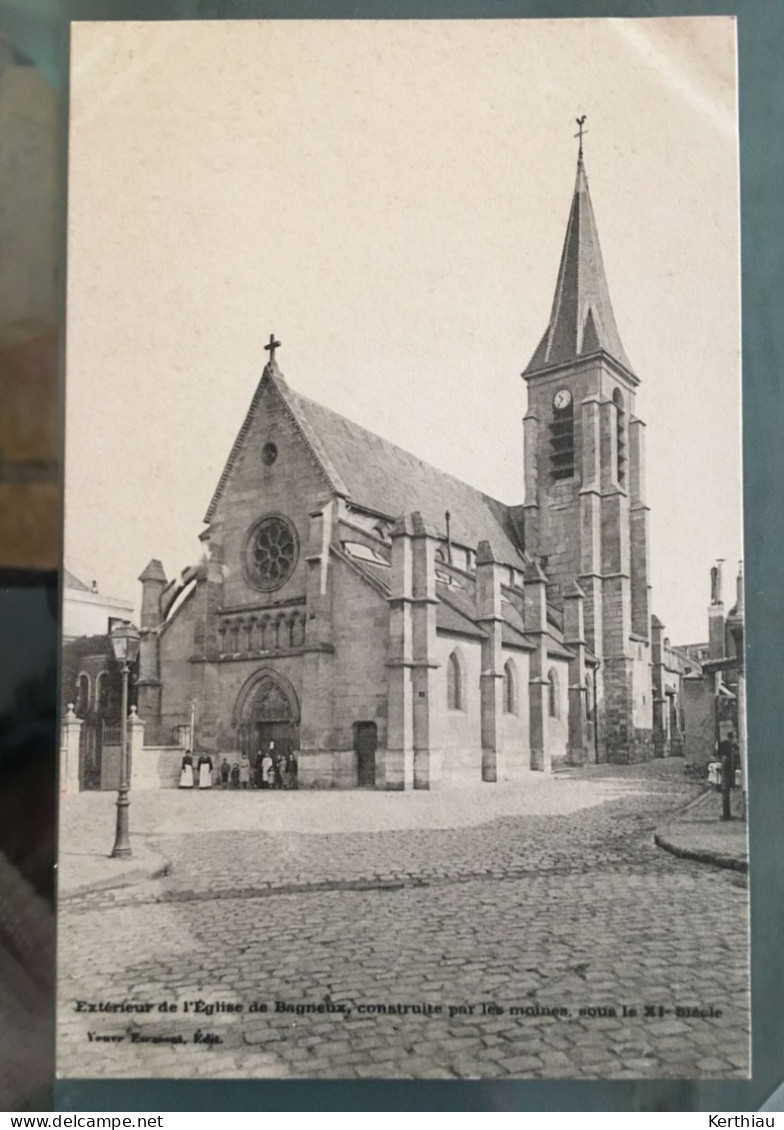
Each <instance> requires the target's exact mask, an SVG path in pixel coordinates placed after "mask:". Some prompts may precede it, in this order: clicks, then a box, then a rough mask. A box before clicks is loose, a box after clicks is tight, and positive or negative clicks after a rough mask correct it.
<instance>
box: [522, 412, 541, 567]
mask: <svg viewBox="0 0 784 1130" xmlns="http://www.w3.org/2000/svg"><path fill="white" fill-rule="evenodd" d="M523 468H524V474H525V505H524V515H525V516H524V533H525V545H526V549H527V550H528V552H529V553H536V552H537V547H538V539H539V420H538V419H537V417H536V415H535V414H534V413H533V412H527V413H526V415H525V416H524V417H523Z"/></svg>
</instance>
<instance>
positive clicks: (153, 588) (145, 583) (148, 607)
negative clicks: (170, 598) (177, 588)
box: [139, 557, 168, 631]
mask: <svg viewBox="0 0 784 1130" xmlns="http://www.w3.org/2000/svg"><path fill="white" fill-rule="evenodd" d="M139 580H140V581H141V583H142V612H141V623H140V624H139V627H140V628H141V629H142V631H144V629H145V628H157V627H158V625H159V624H160V622H161V619H162V617H161V595H162V593H163V590H164V589H165V588H166V585H167V584H168V582H167V580H166V573H165V572H164V569H163V565H162V564H161V563H160V561H159V560H158V559H157V557H154V558H153V559H152V561H150V563H149V564H148V566H147V568H146V569H145V570H144V572H143V573H142V574H141V575H140V577H139Z"/></svg>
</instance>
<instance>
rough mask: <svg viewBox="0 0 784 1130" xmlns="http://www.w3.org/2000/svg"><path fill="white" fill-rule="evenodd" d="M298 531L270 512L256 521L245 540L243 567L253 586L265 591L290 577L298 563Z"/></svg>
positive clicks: (278, 585) (289, 523)
mask: <svg viewBox="0 0 784 1130" xmlns="http://www.w3.org/2000/svg"><path fill="white" fill-rule="evenodd" d="M298 553H299V545H298V542H297V531H296V530H295V529H294V527H293V526H292V524H291V522H289V520H288V519H287V518H284V517H283V516H282V515H280V514H270V515H268V516H267V517H266V518H262V519H261V520H260V521H258V522H257V523H256V525H255V526H253V528H252V529H251V531H250V533H249V534H248V540H247V542H246V543H245V569H246V572H247V575H248V579H249V580H250V581H251V583H252V584H254V585H255V586H256V588H259V589H262V590H264V591H266V592H268V591H270V590H271V589H276V588H279V587H280V586H281V585H282V584H283V583H284V582H285V581H287V580H288V579H289V577H290V576H291V574H292V573H293V572H294V566H295V565H296V564H297V556H298Z"/></svg>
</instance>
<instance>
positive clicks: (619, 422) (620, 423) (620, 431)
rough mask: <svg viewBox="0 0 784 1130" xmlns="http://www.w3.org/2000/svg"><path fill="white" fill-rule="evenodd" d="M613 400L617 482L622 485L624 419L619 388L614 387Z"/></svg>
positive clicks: (624, 464) (624, 478) (624, 452)
mask: <svg viewBox="0 0 784 1130" xmlns="http://www.w3.org/2000/svg"><path fill="white" fill-rule="evenodd" d="M613 402H614V404H615V407H616V409H617V412H616V428H617V447H618V483H619V485H620V486H623V485H624V484H625V482H626V457H627V456H626V426H625V423H626V421H625V418H624V411H623V395H622V393H621V391H620V389H617V388H616V390H615V392H614V393H613Z"/></svg>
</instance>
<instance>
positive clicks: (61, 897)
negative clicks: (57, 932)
mask: <svg viewBox="0 0 784 1130" xmlns="http://www.w3.org/2000/svg"><path fill="white" fill-rule="evenodd" d="M106 858H107V859H109V858H110V857H109V856H107V857H106ZM172 870H173V865H172V863H171V860H168V859H165V858H164V857H163V856H161V855H158V856H155V858H154V860H150V861H149V862H148V863H147V864H146V865H140V866H139V867H134V868H133V870H131V871H125V872H124V873H123V874H121V875H116V876H109V877H108V878H106V879H98V880H97V881H96V882H94V883H84V884H83V885H81V886H78V887H71V888H69V889H68V890H67V891H64V890H61V889H60V886H59V883H58V889H57V901H58V902H64V901H66V900H68V899H70V898H81V897H82V896H84V895H88V894H91V893H93V892H95V893H100V892H101V891H121V890H124V889H125V888H126V887H134V886H136V885H137V883H144V882H146V881H147V880H150V879H160V878H163V876H165V875H169V874H171V872H172Z"/></svg>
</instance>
